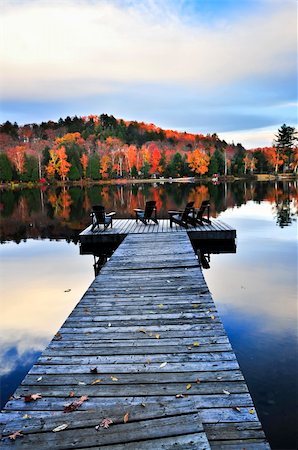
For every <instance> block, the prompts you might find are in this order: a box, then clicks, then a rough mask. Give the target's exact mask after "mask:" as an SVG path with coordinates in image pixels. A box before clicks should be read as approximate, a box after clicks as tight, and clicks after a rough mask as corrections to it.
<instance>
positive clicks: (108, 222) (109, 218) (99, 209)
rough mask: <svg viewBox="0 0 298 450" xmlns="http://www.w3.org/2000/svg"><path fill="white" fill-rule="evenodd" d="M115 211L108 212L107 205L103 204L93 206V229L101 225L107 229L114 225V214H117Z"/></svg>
mask: <svg viewBox="0 0 298 450" xmlns="http://www.w3.org/2000/svg"><path fill="white" fill-rule="evenodd" d="M115 214H116V213H115V211H112V212H110V213H108V214H106V212H105V207H104V206H102V205H95V206H92V211H91V217H92V227H91V231H93V230H94V229H95V228H96V227H97V228H98V227H99V226H100V225H103V229H104V230H106V229H107V228H108V226H111V228H112V227H113V216H114V215H115Z"/></svg>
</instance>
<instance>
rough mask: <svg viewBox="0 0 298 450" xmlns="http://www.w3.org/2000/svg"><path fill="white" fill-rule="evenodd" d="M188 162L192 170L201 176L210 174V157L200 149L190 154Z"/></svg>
mask: <svg viewBox="0 0 298 450" xmlns="http://www.w3.org/2000/svg"><path fill="white" fill-rule="evenodd" d="M187 162H188V164H189V167H190V169H191V170H192V171H193V172H194V173H197V174H199V175H204V173H206V172H208V166H209V163H210V157H209V156H208V155H207V154H206V153H204V152H203V151H202V150H200V149H199V148H196V149H195V150H194V151H193V152H191V153H189V154H188V157H187Z"/></svg>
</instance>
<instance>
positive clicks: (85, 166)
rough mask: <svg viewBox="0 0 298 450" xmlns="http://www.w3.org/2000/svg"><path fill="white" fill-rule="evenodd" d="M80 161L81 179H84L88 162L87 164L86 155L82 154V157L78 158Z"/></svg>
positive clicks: (87, 158)
mask: <svg viewBox="0 0 298 450" xmlns="http://www.w3.org/2000/svg"><path fill="white" fill-rule="evenodd" d="M80 161H81V164H82V168H83V177H84V178H86V176H87V167H88V162H89V157H88V155H86V153H83V154H82V156H81V157H80Z"/></svg>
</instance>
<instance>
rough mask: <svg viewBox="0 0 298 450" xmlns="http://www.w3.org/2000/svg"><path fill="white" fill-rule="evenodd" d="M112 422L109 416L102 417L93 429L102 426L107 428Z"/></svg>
mask: <svg viewBox="0 0 298 450" xmlns="http://www.w3.org/2000/svg"><path fill="white" fill-rule="evenodd" d="M112 423H114V422H113V421H112V419H110V418H109V417H107V418H106V419H102V421H101V422H100V424H99V425H97V426H96V427H95V429H96V430H97V431H98V430H99V428H100V427H102V428H109V426H110V425H112Z"/></svg>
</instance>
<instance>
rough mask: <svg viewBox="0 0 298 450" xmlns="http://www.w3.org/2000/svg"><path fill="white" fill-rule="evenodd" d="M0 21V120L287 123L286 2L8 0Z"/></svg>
mask: <svg viewBox="0 0 298 450" xmlns="http://www.w3.org/2000/svg"><path fill="white" fill-rule="evenodd" d="M1 12H2V18H1V21H2V24H1V29H2V32H3V36H4V39H2V41H1V42H2V44H1V60H2V71H1V85H2V94H1V97H2V117H3V120H7V119H9V120H12V121H14V120H17V121H19V120H21V121H22V122H23V123H24V122H26V121H27V122H28V121H37V122H38V121H40V120H47V119H58V118H59V117H61V116H62V117H63V116H65V115H74V114H78V115H83V114H90V113H102V112H106V113H108V114H114V115H115V116H116V117H123V118H127V119H136V120H144V121H149V122H155V123H157V124H158V125H160V126H165V127H168V128H169V127H175V128H179V129H183V128H184V129H185V130H190V131H197V132H232V131H233V130H234V131H236V130H246V129H247V130H249V129H256V128H264V127H268V126H273V125H275V124H280V123H283V122H285V121H288V122H290V123H291V124H294V123H293V122H295V120H296V113H295V112H294V108H293V106H292V103H293V102H295V101H296V100H297V86H296V76H295V75H296V70H297V69H296V62H297V56H296V55H297V53H296V50H297V49H296V28H297V27H296V19H295V12H296V1H295V0H285V1H283V2H279V1H275V0H257V1H254V0H249V1H248V0H243V1H241V2H234V1H231V0H212V1H209V0H208V1H207V0H202V1H199V2H198V1H194V0H144V1H141V2H140V1H138V0H99V1H96V2H95V1H93V0H59V1H49V0H38V1H36V0H35V1H34V0H24V1H18V0H11V1H6V3H4V7H3V8H2V11H1ZM194 128H195V129H194ZM267 145H270V143H269V142H268V143H267Z"/></svg>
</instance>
